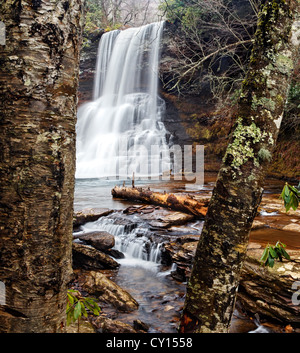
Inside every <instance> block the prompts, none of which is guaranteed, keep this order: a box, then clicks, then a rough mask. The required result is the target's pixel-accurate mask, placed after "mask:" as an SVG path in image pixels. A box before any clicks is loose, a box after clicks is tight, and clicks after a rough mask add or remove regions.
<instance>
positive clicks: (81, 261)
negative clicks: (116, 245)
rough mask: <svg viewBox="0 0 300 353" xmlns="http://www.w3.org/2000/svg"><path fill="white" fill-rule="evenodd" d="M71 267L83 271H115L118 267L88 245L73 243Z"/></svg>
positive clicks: (113, 261)
mask: <svg viewBox="0 0 300 353" xmlns="http://www.w3.org/2000/svg"><path fill="white" fill-rule="evenodd" d="M72 253H73V267H74V268H82V269H85V270H104V269H116V268H118V267H119V266H120V265H119V264H118V263H117V262H116V261H115V260H114V259H112V258H111V257H110V256H108V255H107V254H104V253H103V252H101V251H99V250H97V249H94V248H92V247H90V246H88V245H83V244H79V243H75V242H73V245H72Z"/></svg>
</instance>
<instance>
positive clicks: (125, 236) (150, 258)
mask: <svg viewBox="0 0 300 353" xmlns="http://www.w3.org/2000/svg"><path fill="white" fill-rule="evenodd" d="M95 230H98V231H106V232H108V233H110V234H112V235H113V236H114V237H115V246H114V249H116V250H119V251H121V252H122V253H123V254H124V255H125V259H122V260H118V261H119V262H120V263H121V264H123V265H129V266H140V267H144V268H147V269H150V270H153V271H158V270H159V265H160V260H161V248H162V244H161V243H153V242H151V241H150V240H149V239H148V238H147V237H146V236H145V235H143V234H147V229H146V228H145V229H144V228H142V227H141V226H139V227H134V228H133V229H132V228H131V227H128V226H126V225H122V224H118V223H116V219H114V218H109V217H101V218H99V219H98V220H97V221H95V222H93V223H87V224H86V225H84V226H83V227H82V231H83V232H90V231H95Z"/></svg>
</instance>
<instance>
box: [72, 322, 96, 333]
mask: <svg viewBox="0 0 300 353" xmlns="http://www.w3.org/2000/svg"><path fill="white" fill-rule="evenodd" d="M66 333H96V330H95V328H94V326H93V325H92V324H91V323H90V322H88V321H84V320H83V319H81V320H80V321H79V331H78V323H77V322H73V323H72V324H70V325H69V326H67V328H66Z"/></svg>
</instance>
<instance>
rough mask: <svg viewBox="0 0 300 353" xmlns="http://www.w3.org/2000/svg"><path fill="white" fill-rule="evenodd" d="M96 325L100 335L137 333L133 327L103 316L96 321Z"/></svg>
mask: <svg viewBox="0 0 300 353" xmlns="http://www.w3.org/2000/svg"><path fill="white" fill-rule="evenodd" d="M95 325H96V326H97V327H98V330H97V332H99V333H114V334H115V333H137V331H136V330H135V329H134V328H133V327H132V326H131V325H129V324H125V323H124V322H122V321H118V320H112V319H109V318H107V317H103V316H100V317H98V318H97V319H96V321H95Z"/></svg>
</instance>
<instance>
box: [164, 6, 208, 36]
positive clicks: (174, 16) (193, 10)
mask: <svg viewBox="0 0 300 353" xmlns="http://www.w3.org/2000/svg"><path fill="white" fill-rule="evenodd" d="M200 5H201V4H200V3H199V2H197V1H195V0H165V1H161V4H160V6H159V9H160V11H161V12H162V13H163V14H164V15H165V16H166V19H167V20H168V21H169V22H171V23H174V22H176V21H180V22H181V25H182V28H183V29H185V30H191V29H195V28H196V27H197V24H198V22H199V20H200V19H201V18H202V19H203V17H204V16H205V15H206V14H208V13H207V10H205V8H204V7H201V6H200ZM198 31H199V32H201V29H200V28H198Z"/></svg>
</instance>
